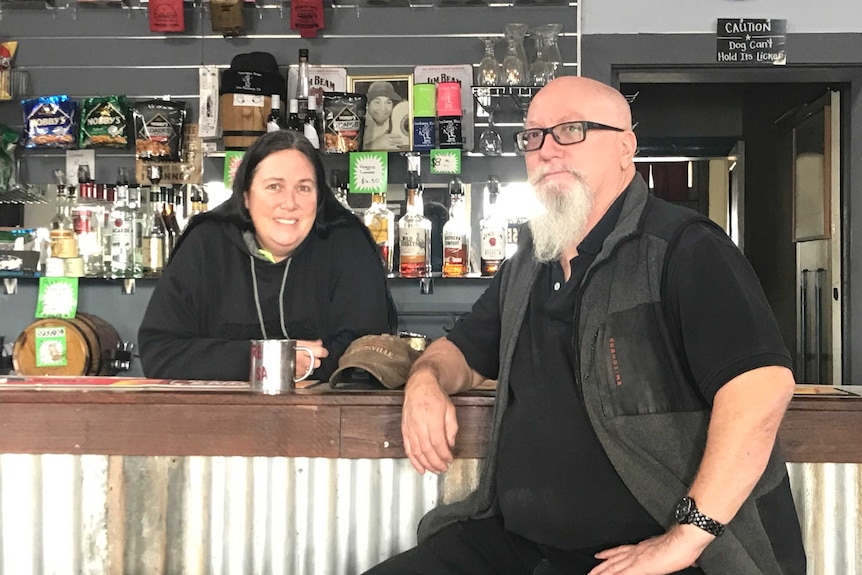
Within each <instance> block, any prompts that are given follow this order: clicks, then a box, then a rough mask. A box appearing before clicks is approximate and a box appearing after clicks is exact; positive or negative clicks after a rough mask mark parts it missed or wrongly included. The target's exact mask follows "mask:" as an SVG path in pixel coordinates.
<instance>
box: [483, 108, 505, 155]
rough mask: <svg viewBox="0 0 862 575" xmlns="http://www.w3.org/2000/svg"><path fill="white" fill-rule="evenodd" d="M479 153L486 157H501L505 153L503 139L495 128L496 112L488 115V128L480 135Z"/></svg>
mask: <svg viewBox="0 0 862 575" xmlns="http://www.w3.org/2000/svg"><path fill="white" fill-rule="evenodd" d="M479 151H480V152H482V153H483V154H485V155H486V156H499V155H501V154H502V153H503V138H502V136H500V133H499V132H498V131H497V129H496V127H495V126H494V110H491V112H490V113H489V114H488V127H487V128H485V129H484V130H482V133H481V134H480V135H479Z"/></svg>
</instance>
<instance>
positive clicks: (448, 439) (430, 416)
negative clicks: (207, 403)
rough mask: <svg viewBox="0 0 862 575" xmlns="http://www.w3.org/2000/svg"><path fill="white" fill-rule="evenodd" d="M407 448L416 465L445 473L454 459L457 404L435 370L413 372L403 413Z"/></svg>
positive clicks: (412, 461) (402, 424)
mask: <svg viewBox="0 0 862 575" xmlns="http://www.w3.org/2000/svg"><path fill="white" fill-rule="evenodd" d="M401 433H402V435H403V436H404V450H405V451H406V452H407V457H409V458H410V463H412V464H413V467H414V469H416V471H418V472H419V473H420V474H424V473H425V471H430V472H431V473H443V472H445V471H447V470H448V469H449V464H451V463H452V449H451V448H452V447H453V446H454V445H455V436H456V435H457V434H458V419H457V418H456V416H455V406H454V405H452V402H451V401H450V400H449V396H448V395H447V394H446V393H445V392H444V391H443V389H441V387H440V384H439V382H438V381H437V377H436V376H435V375H434V372H433V371H432V370H429V369H422V370H419V371H417V372H416V373H414V374H413V375H411V376H410V380H409V381H408V382H407V386H406V387H405V389H404V408H403V410H402V413H401Z"/></svg>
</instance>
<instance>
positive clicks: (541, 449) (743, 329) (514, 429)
mask: <svg viewBox="0 0 862 575" xmlns="http://www.w3.org/2000/svg"><path fill="white" fill-rule="evenodd" d="M624 198H625V193H623V194H622V195H621V196H620V197H619V198H617V200H616V201H615V202H614V204H613V205H612V206H611V207H610V208H609V209H608V211H607V212H606V213H605V215H604V216H603V217H602V219H601V220H600V221H599V222H598V223H597V224H596V226H595V227H594V228H593V229H592V230H591V231H590V233H589V234H588V235H587V236H586V237H585V238H584V240H583V241H582V242H581V243H580V245H579V246H578V256H577V257H575V258H574V259H572V260H571V262H570V265H571V276H570V278H569V281H568V282H564V281H563V273H562V267H561V266H560V264H559V263H558V262H554V263H549V264H542V265H541V266H540V270H539V272H538V277H537V279H536V282H535V283H534V284H533V288H532V291H531V294H530V303H529V305H528V308H527V312H526V315H525V318H524V322H523V324H522V326H521V331H520V333H519V335H518V342H517V345H516V347H515V353H514V357H513V360H512V369H511V374H510V381H509V383H510V397H509V405H508V408H507V410H506V413H505V414H504V416H503V421H502V426H501V430H500V443H499V452H498V463H497V501H498V505H499V507H500V510H501V513H502V516H503V519H504V522H505V526H506V529H507V530H509V531H511V532H513V533H517V534H518V535H521V536H523V537H526V538H527V539H530V540H532V541H535V542H536V543H540V544H544V545H549V546H552V547H556V548H560V549H586V548H596V547H610V546H614V545H619V544H624V543H630V542H637V541H640V540H642V539H645V538H647V537H651V536H654V535H658V534H660V533H662V532H663V531H664V529H663V528H662V527H661V526H660V525H659V524H658V523H657V522H656V521H655V520H654V519H652V518H651V517H650V516H649V515H648V514H647V513H646V511H644V510H643V508H642V507H641V506H640V504H638V502H637V501H636V500H635V499H634V497H633V496H632V495H631V493H630V492H629V490H628V488H626V486H625V485H624V484H623V483H622V480H621V479H620V478H619V475H618V474H617V473H616V470H615V469H614V468H613V466H612V465H611V463H610V461H609V460H608V459H607V456H606V455H605V453H604V450H603V449H602V447H601V444H600V443H599V442H598V439H597V438H596V436H595V433H594V431H593V429H592V427H591V426H590V424H589V421H588V419H587V416H586V413H585V411H584V407H583V403H582V395H581V392H580V389H579V388H578V387H577V382H576V380H575V373H577V371H578V365H577V361H578V358H577V356H576V355H575V354H574V351H573V350H574V345H575V343H574V338H575V336H576V334H575V333H574V329H573V321H574V317H575V315H576V311H577V310H576V306H577V303H578V302H577V290H578V285H579V284H580V282H581V279H582V278H583V276H584V274H585V272H586V270H587V268H588V267H589V266H590V264H591V263H592V261H593V260H594V259H595V257H596V255H597V254H598V253H599V251H600V250H601V247H602V244H603V243H604V240H605V239H606V238H607V236H608V234H609V233H610V232H611V231H612V230H613V229H614V227H615V226H616V223H617V220H618V219H619V215H620V212H621V210H622V204H623V201H624ZM671 256H672V257H671V259H670V260H669V263H668V270H667V285H666V293H665V301H664V302H663V307H664V308H665V311H666V313H667V317H668V328H669V329H670V332H671V335H672V337H673V339H674V341H675V342H676V343H677V344H678V348H679V349H680V350H683V351H684V354H685V359H686V360H687V362H688V368H689V371H690V373H691V376H692V379H693V383H694V385H696V387H697V388H698V389H699V390H700V392H701V394H702V395H703V397H704V401H705V403H707V404H711V403H712V400H713V398H714V396H715V393H716V392H717V391H718V390H719V389H720V388H721V386H722V385H724V383H726V382H727V381H729V380H730V379H732V378H733V377H735V376H737V375H739V374H741V373H744V372H746V371H748V370H750V369H755V368H757V367H762V366H765V365H784V366H785V367H790V356H789V353H788V352H787V350H786V348H785V346H784V342H783V340H782V338H781V334H780V332H779V330H778V326H777V324H776V322H775V319H774V316H773V314H772V311H771V309H770V307H769V304H768V302H767V301H766V298H765V296H764V294H763V290H762V289H761V287H760V284H759V281H758V279H757V276H756V275H755V274H754V271H753V270H752V269H751V266H750V265H749V264H748V262H747V261H746V259H745V257H744V256H743V254H742V253H741V252H740V251H739V250H738V249H737V248H736V246H735V245H734V244H733V243H732V242H731V241H730V239H729V238H728V237H727V236H726V235H724V234H722V233H721V232H720V231H717V230H715V229H714V228H713V227H712V226H707V225H703V224H697V225H693V226H689V228H687V229H686V231H685V232H684V233H683V234H682V236H681V238H680V240H679V242H678V244H677V245H676V247H675V248H674V249H673V253H672V254H671ZM499 295H500V282H499V278H495V280H494V281H492V283H491V285H490V286H489V288H488V290H487V291H486V292H485V293H484V294H483V295H482V296H481V297H480V298H479V300H478V301H477V302H476V304H475V305H474V307H473V310H472V311H471V313H470V314H468V315H466V316H464V317H462V318H461V319H460V320H459V321H458V322H457V323H456V325H455V327H454V328H453V330H452V331H451V332H450V333H449V335H448V336H447V337H448V339H449V340H450V341H452V343H454V344H455V345H456V346H457V347H458V348H459V349H460V350H461V351H462V352H463V353H464V356H465V358H466V359H467V362H468V364H469V365H470V366H471V367H472V368H473V369H475V370H476V371H478V372H479V373H481V374H482V375H484V376H485V377H488V378H496V377H497V375H498V371H499V342H500V314H499ZM672 511H673V510H671V509H669V510H668V516H670V514H671V513H672Z"/></svg>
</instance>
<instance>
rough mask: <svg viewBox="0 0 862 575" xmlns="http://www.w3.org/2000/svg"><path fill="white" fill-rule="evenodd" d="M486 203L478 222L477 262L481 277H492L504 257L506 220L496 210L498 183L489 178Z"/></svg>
mask: <svg viewBox="0 0 862 575" xmlns="http://www.w3.org/2000/svg"><path fill="white" fill-rule="evenodd" d="M486 191H487V194H488V203H487V204H486V208H487V209H486V212H485V217H484V218H482V221H481V222H479V260H480V265H481V271H482V275H483V276H492V275H494V274H495V273H497V270H498V269H500V264H502V263H503V259H505V257H506V227H507V222H506V220H505V219H504V218H503V217H501V216H500V214H499V210H498V209H497V196H498V195H499V193H500V181H499V180H498V179H497V176H489V177H488V183H487V186H486Z"/></svg>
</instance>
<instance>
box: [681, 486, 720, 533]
mask: <svg viewBox="0 0 862 575" xmlns="http://www.w3.org/2000/svg"><path fill="white" fill-rule="evenodd" d="M674 513H675V515H676V522H677V523H679V524H680V525H686V524H691V525H696V526H697V527H700V528H701V529H703V530H704V531H706V532H707V533H709V534H711V535H715V536H716V537H718V536H720V535H721V534H722V533H724V525H723V524H722V523H719V522H718V521H716V520H715V519H712V518H710V517H707V516H706V515H704V514H703V513H701V512H700V511H698V509H697V505H695V503H694V499H692V498H691V497H688V496H685V497H683V498H682V499H680V500H679V503H677V504H676V511H675V512H674Z"/></svg>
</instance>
